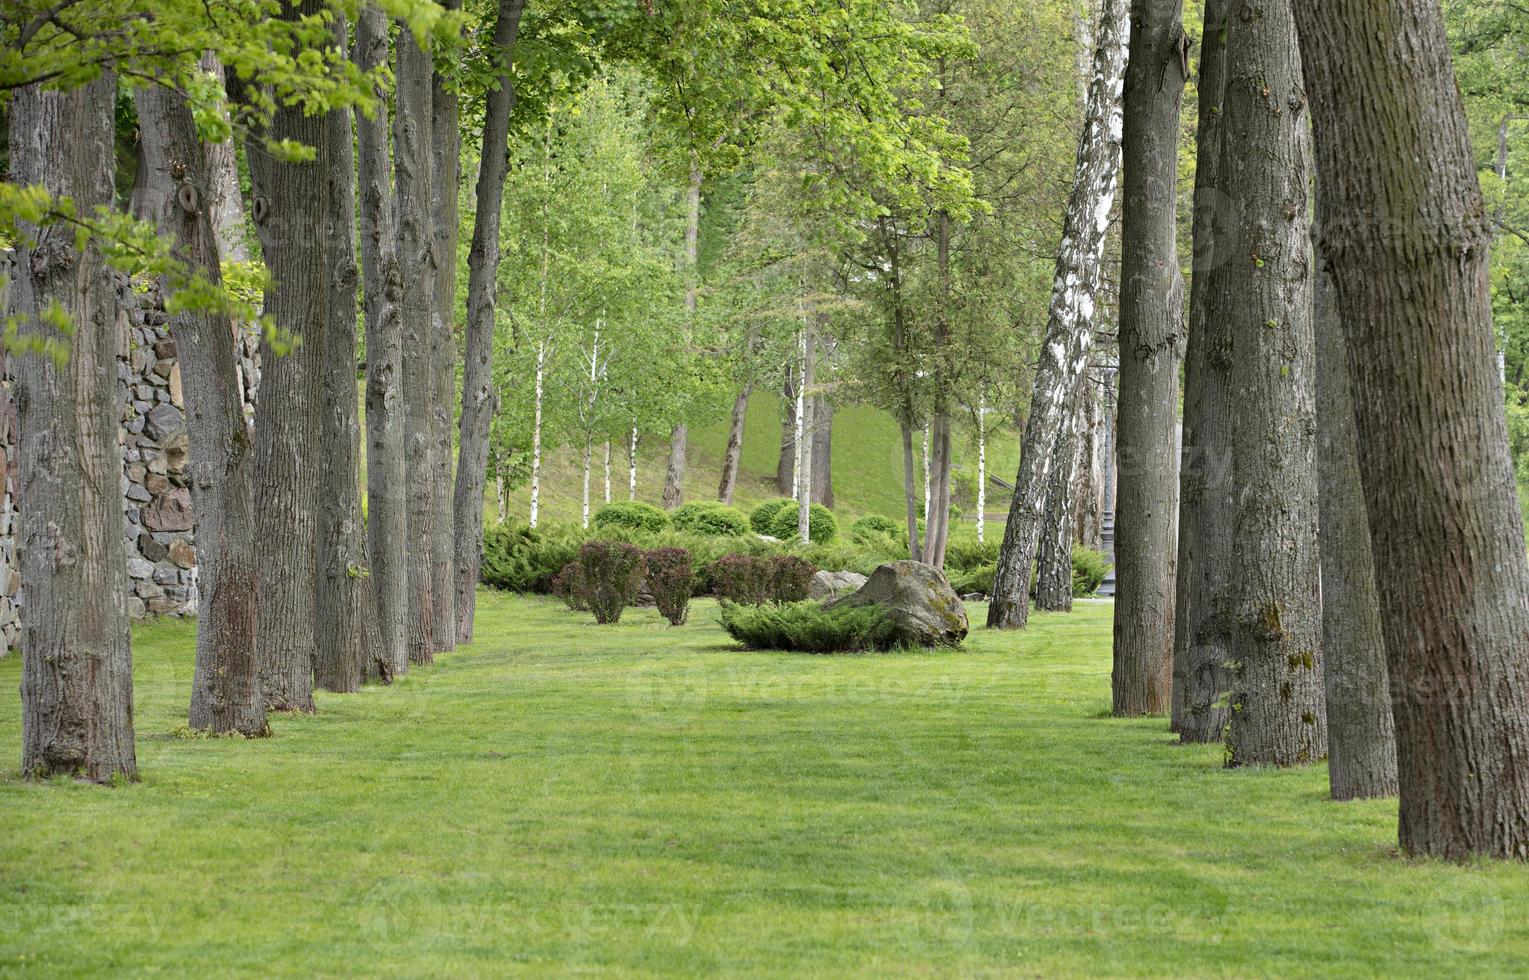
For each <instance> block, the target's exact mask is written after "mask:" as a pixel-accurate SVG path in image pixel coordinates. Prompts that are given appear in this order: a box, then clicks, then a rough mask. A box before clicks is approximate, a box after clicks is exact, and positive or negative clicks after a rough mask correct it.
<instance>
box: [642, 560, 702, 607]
mask: <svg viewBox="0 0 1529 980" xmlns="http://www.w3.org/2000/svg"><path fill="white" fill-rule="evenodd" d="M644 558H645V560H646V561H647V565H648V591H649V592H651V593H652V594H653V604H654V605H655V606H657V607H658V611H659V612H660V613H662V614H663V617H664V618H665V619H667V620H668V621H669V622H670V624H671V625H674V626H679V625H681V624H683V623H684V622H685V618H686V617H687V616H689V615H690V594H691V592H693V591H694V590H695V569H694V568H692V567H691V564H690V552H689V551H688V550H687V549H685V548H654V549H653V550H652V551H649V552H648V553H647V554H646V555H645V556H644Z"/></svg>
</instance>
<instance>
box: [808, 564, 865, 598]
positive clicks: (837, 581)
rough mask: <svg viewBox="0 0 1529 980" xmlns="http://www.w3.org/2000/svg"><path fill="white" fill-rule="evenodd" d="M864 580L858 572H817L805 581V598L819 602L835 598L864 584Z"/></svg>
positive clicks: (847, 593)
mask: <svg viewBox="0 0 1529 980" xmlns="http://www.w3.org/2000/svg"><path fill="white" fill-rule="evenodd" d="M865 581H866V579H865V576H864V575H861V574H860V573H859V572H827V571H824V572H818V573H817V574H816V575H814V576H813V577H812V581H811V582H808V583H807V598H809V599H817V600H818V601H819V602H824V601H827V600H829V599H837V598H839V597H840V596H845V595H849V594H850V593H851V592H854V591H855V590H856V589H858V588H860V587H861V586H863V585H865Z"/></svg>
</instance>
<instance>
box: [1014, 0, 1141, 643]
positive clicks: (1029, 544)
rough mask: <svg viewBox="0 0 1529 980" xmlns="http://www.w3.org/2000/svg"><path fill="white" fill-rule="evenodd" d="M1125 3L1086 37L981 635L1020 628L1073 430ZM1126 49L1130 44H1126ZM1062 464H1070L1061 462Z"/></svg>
mask: <svg viewBox="0 0 1529 980" xmlns="http://www.w3.org/2000/svg"><path fill="white" fill-rule="evenodd" d="M1134 21H1135V18H1134V17H1130V18H1128V17H1127V9H1126V0H1105V3H1104V5H1103V7H1102V9H1101V10H1100V12H1099V20H1098V27H1097V29H1096V33H1095V51H1094V69H1093V72H1094V73H1093V78H1092V80H1091V81H1090V82H1089V91H1088V105H1087V109H1086V111H1085V114H1084V122H1083V132H1082V134H1081V136H1080V137H1079V140H1078V154H1077V167H1076V171H1075V174H1074V179H1073V188H1072V196H1071V198H1070V200H1069V201H1068V205H1067V213H1066V215H1065V217H1064V218H1063V225H1062V245H1061V249H1060V251H1059V252H1058V253H1057V265H1056V278H1055V281H1054V284H1053V286H1052V291H1051V308H1050V312H1049V315H1048V317H1047V324H1046V337H1045V340H1044V341H1043V342H1042V345H1041V352H1040V363H1039V364H1038V365H1037V368H1036V375H1035V391H1034V394H1033V395H1032V397H1031V401H1030V414H1029V416H1028V418H1027V419H1026V421H1025V434H1024V437H1023V440H1022V442H1021V448H1020V459H1019V474H1018V476H1016V477H1015V480H1014V497H1013V500H1012V502H1011V503H1010V506H1009V517H1008V521H1007V523H1006V525H1005V527H1004V533H1003V545H1002V547H1001V548H1000V550H999V553H998V572H997V575H996V576H995V577H994V581H993V597H992V602H991V603H990V604H989V606H988V616H987V623H988V626H990V627H996V628H1000V629H1014V628H1018V627H1021V626H1024V625H1025V623H1026V622H1027V621H1028V620H1029V613H1030V609H1029V592H1030V575H1031V569H1032V566H1033V565H1034V563H1035V553H1036V549H1037V546H1038V542H1039V537H1040V531H1041V526H1042V523H1043V521H1044V519H1045V511H1046V497H1047V493H1046V490H1047V485H1048V483H1049V482H1050V478H1051V472H1052V469H1053V468H1054V467H1056V466H1058V465H1059V463H1060V459H1059V457H1058V449H1057V445H1058V442H1059V441H1060V439H1061V435H1062V431H1063V429H1064V428H1067V427H1070V426H1071V424H1072V408H1073V392H1074V390H1075V389H1076V388H1077V385H1078V382H1079V378H1080V377H1081V376H1082V374H1083V371H1084V368H1085V366H1086V365H1087V361H1088V348H1089V345H1090V344H1091V343H1092V341H1093V311H1094V294H1095V291H1096V290H1097V288H1098V284H1099V267H1100V264H1101V262H1102V260H1103V257H1104V242H1105V236H1106V233H1107V232H1108V230H1109V217H1110V211H1111V208H1112V207H1113V204H1114V200H1115V189H1116V183H1117V179H1118V176H1119V171H1120V161H1121V145H1120V133H1121V125H1122V124H1121V92H1122V86H1123V84H1124V77H1125V72H1126V64H1127V31H1128V29H1134ZM1132 43H1134V42H1132ZM1069 465H1070V463H1069Z"/></svg>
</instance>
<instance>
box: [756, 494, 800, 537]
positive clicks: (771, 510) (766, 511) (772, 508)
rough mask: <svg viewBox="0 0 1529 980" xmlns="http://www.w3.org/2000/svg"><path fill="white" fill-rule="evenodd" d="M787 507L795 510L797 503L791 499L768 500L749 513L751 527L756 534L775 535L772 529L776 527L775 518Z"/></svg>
mask: <svg viewBox="0 0 1529 980" xmlns="http://www.w3.org/2000/svg"><path fill="white" fill-rule="evenodd" d="M787 507H791V508H795V507H796V501H795V500H792V499H791V498H790V497H777V498H775V499H774V500H766V501H765V502H764V503H762V504H760V505H759V506H757V507H755V508H754V509H753V510H752V511H751V512H750V513H749V526H750V527H752V528H753V529H754V533H755V534H771V535H773V534H774V532H773V531H771V530H770V529H771V528H772V527H774V526H775V518H776V517H777V516H779V514H780V512H781V511H783V510H785V509H786V508H787Z"/></svg>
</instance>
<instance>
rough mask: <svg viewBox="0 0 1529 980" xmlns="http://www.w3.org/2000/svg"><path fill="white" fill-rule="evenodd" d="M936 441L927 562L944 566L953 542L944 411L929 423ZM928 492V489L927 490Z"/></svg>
mask: <svg viewBox="0 0 1529 980" xmlns="http://www.w3.org/2000/svg"><path fill="white" fill-rule="evenodd" d="M930 437H931V439H932V441H933V447H934V453H933V463H934V468H933V474H932V477H931V479H932V481H933V496H932V497H931V499H930V513H931V515H932V516H931V518H930V519H929V520H927V521H926V522H925V529H924V536H925V540H926V542H927V543H926V545H925V547H924V561H925V562H927V563H928V564H930V565H933V566H934V567H935V568H944V567H945V549H946V546H947V545H949V544H950V470H951V444H950V416H949V415H948V414H946V413H944V412H941V413H940V414H939V415H937V416H935V419H934V421H933V422H932V423H931V425H930ZM927 492H928V491H927V490H926V493H927Z"/></svg>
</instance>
